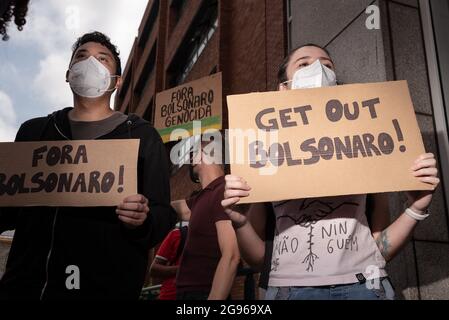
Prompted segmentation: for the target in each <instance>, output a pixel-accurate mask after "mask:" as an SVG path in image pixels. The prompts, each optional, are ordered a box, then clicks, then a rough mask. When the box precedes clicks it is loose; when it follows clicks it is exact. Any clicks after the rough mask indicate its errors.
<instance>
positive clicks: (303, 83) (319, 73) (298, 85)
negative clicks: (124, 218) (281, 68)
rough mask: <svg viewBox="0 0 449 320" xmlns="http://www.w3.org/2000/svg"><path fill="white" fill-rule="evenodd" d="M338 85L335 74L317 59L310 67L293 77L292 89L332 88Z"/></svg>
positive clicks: (300, 70) (297, 72)
mask: <svg viewBox="0 0 449 320" xmlns="http://www.w3.org/2000/svg"><path fill="white" fill-rule="evenodd" d="M336 85H337V76H336V75H335V72H334V71H332V70H331V69H329V68H328V67H326V66H325V65H323V64H322V63H321V61H320V60H319V59H317V60H316V61H315V62H314V63H312V64H311V65H310V66H307V67H305V68H302V69H299V70H298V71H296V72H295V74H294V75H293V80H292V85H291V88H292V89H307V88H320V87H331V86H336Z"/></svg>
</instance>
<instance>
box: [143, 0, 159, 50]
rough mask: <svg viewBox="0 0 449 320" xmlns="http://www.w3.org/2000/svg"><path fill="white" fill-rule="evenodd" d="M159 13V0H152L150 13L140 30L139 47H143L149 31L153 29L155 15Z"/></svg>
mask: <svg viewBox="0 0 449 320" xmlns="http://www.w3.org/2000/svg"><path fill="white" fill-rule="evenodd" d="M158 14H159V0H156V1H154V3H153V6H152V7H151V10H150V14H149V15H148V19H147V21H146V23H145V26H144V27H143V30H142V36H141V38H140V40H139V47H141V48H144V47H145V44H146V43H147V41H148V38H149V37H150V34H151V31H152V30H153V26H154V23H155V22H156V19H157V15H158Z"/></svg>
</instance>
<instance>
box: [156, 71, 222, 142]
mask: <svg viewBox="0 0 449 320" xmlns="http://www.w3.org/2000/svg"><path fill="white" fill-rule="evenodd" d="M222 108H223V107H222V77H221V73H217V74H214V75H211V76H209V77H205V78H201V79H199V80H196V81H193V82H189V83H186V84H183V85H181V86H179V87H175V88H173V89H170V90H166V91H163V92H160V93H158V94H157V95H156V109H155V117H154V127H155V128H156V129H157V130H158V132H159V134H160V135H161V137H162V140H163V141H164V143H165V142H168V141H177V140H178V138H179V137H181V138H185V136H178V135H176V131H175V130H176V129H183V130H184V131H185V130H187V131H188V132H189V134H190V135H192V134H193V122H194V121H201V132H199V133H202V132H204V131H206V130H208V129H218V130H219V129H221V128H222ZM174 131H175V132H174ZM172 132H174V134H173V136H172Z"/></svg>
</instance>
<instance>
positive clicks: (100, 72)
mask: <svg viewBox="0 0 449 320" xmlns="http://www.w3.org/2000/svg"><path fill="white" fill-rule="evenodd" d="M114 77H118V76H111V74H110V72H109V70H108V69H107V68H106V67H105V66H104V65H103V64H102V63H101V62H100V61H98V60H97V59H96V58H95V57H94V56H90V57H89V58H87V59H85V60H83V61H80V62H77V63H75V64H74V65H72V67H71V68H70V70H69V77H68V80H69V84H70V87H71V88H72V90H73V91H74V92H75V93H76V94H77V95H79V96H81V97H84V98H98V97H101V96H102V95H103V94H104V93H105V92H108V91H114V90H115V88H113V89H109V86H110V85H111V78H114Z"/></svg>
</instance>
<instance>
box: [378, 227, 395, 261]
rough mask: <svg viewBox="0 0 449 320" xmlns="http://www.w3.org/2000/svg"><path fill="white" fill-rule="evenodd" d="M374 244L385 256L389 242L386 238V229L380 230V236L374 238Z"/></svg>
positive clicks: (388, 249)
mask: <svg viewBox="0 0 449 320" xmlns="http://www.w3.org/2000/svg"><path fill="white" fill-rule="evenodd" d="M376 244H377V246H378V247H379V250H380V252H381V253H382V255H383V256H384V258H387V257H388V256H389V254H390V248H391V244H390V241H389V240H388V235H387V230H384V231H382V233H381V234H380V237H379V238H378V239H377V240H376Z"/></svg>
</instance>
